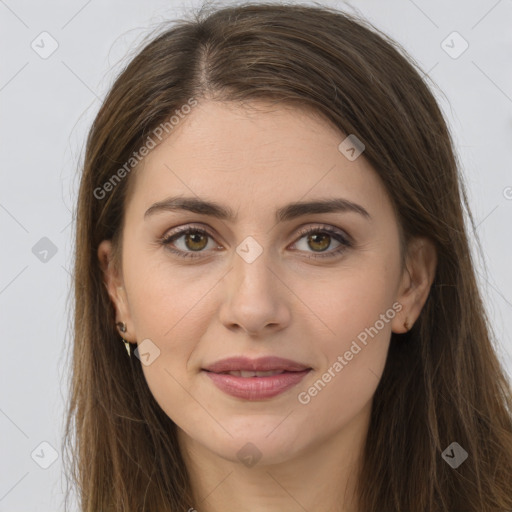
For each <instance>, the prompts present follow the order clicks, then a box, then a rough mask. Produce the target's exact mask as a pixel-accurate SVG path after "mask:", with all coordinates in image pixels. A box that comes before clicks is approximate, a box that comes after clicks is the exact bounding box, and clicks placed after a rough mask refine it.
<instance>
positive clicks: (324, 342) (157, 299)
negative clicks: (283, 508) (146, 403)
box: [99, 102, 424, 463]
mask: <svg viewBox="0 0 512 512" xmlns="http://www.w3.org/2000/svg"><path fill="white" fill-rule="evenodd" d="M256 105H257V104H253V106H256ZM344 139H345V135H342V134H340V133H339V132H338V131H336V130H335V129H334V128H333V127H331V126H330V125H329V124H328V123H326V122H325V121H323V120H321V119H319V118H317V117H314V116H312V115H311V114H308V113H306V112H304V111H299V110H296V109H293V108H285V107H279V108H278V109H275V108H274V109H271V111H265V110H260V109H253V110H251V111H249V110H246V109H242V108H240V107H237V106H235V105H233V104H221V103H214V102H205V103H200V104H198V105H197V106H196V107H195V108H194V109H193V110H192V112H191V113H190V114H188V116H187V117H186V118H185V119H184V120H183V121H181V124H180V125H179V126H177V127H176V128H175V129H174V131H173V132H172V134H171V136H170V137H169V138H167V139H166V140H165V141H164V142H163V143H162V144H160V145H159V146H158V147H157V148H155V149H154V150H153V151H152V152H151V153H150V154H149V155H148V156H147V157H146V158H145V160H144V162H143V165H142V166H141V167H140V168H139V169H138V170H137V174H136V175H134V176H132V177H130V179H133V180H134V181H133V183H131V185H132V186H133V187H132V191H131V195H130V197H129V200H128V202H127V207H126V212H125V215H126V216H125V225H124V230H123V246H122V266H121V268H120V269H114V268H112V266H110V267H108V268H107V267H106V266H104V268H105V269H106V279H107V283H108V288H109V292H110V295H111V297H112V300H113V301H114V304H115V306H116V311H117V317H118V318H117V320H118V321H123V322H125V323H126V325H127V333H126V334H125V335H124V337H125V339H127V340H128V341H131V342H133V343H137V344H138V345H139V351H140V352H139V353H140V354H142V357H141V358H142V363H143V364H142V368H143V371H144V375H145V377H146V379H147V383H148V386H149V388H150V390H151V392H152V394H153V395H154V397H155V399H156V401H157V402H158V404H159V405H160V406H161V408H162V409H163V410H164V411H165V412H166V413H167V415H168V416H169V417H170V418H171V419H172V420H173V421H174V422H175V423H176V424H177V426H178V427H179V432H180V436H181V439H182V441H183V442H187V441H190V442H191V443H192V442H193V443H195V444H196V445H197V446H200V447H202V449H204V450H207V451H208V452H210V453H213V454H217V455H219V456H220V457H222V458H224V459H229V460H233V461H237V460H238V459H239V457H240V453H239V450H240V449H241V448H242V447H244V446H245V445H246V443H248V442H250V443H252V445H254V446H255V447H256V448H257V450H258V453H259V456H261V457H262V459H261V463H265V462H267V463H275V462H279V461H285V460H287V459H291V458H293V457H294V456H297V455H299V454H300V453H301V452H305V451H307V450H308V449H312V448H314V446H315V445H318V443H321V442H325V441H328V440H329V439H331V438H333V437H334V436H336V435H338V434H339V433H340V432H343V431H344V430H346V429H349V427H350V425H351V424H352V423H353V422H354V421H355V420H356V418H359V417H361V414H362V413H363V412H365V411H366V412H367V411H369V407H370V404H371V400H372V397H373V394H374V392H375V390H376V388H377V385H378V383H379V379H380V376H381V374H382V371H383V368H384V364H385V360H386V355H387V351H388V346H389V341H390V335H391V332H392V331H395V332H404V328H403V327H402V325H403V323H404V320H405V318H406V316H407V319H408V322H409V325H411V324H412V323H413V322H414V320H415V317H416V316H417V314H418V313H419V308H420V307H421V302H422V297H421V296H420V297H419V298H418V296H415V295H414V294H412V293H411V292H410V288H411V286H410V281H409V279H410V276H411V275H413V276H414V275H415V274H414V273H413V274H411V273H406V272H403V270H402V267H401V264H400V244H399V228H398V224H397V219H396V217H395V215H394V212H393V208H392V204H391V202H390V199H389V197H388V195H387V193H386V190H385V188H384V186H383V184H382V182H381V181H380V178H379V177H378V175H377V173H376V172H375V171H374V170H373V169H372V167H371V166H370V165H369V163H368V162H367V161H366V160H365V158H364V153H363V154H362V155H361V156H359V157H358V158H356V159H355V160H354V159H353V153H354V152H350V151H349V152H348V153H347V152H345V153H342V151H340V149H338V146H339V145H340V143H341V142H342V141H343V140H344ZM347 154H348V155H349V156H351V158H350V159H349V158H347V156H346V155H347ZM177 196H179V197H180V198H191V199H194V200H196V201H204V202H209V203H215V205H216V206H217V207H219V208H218V210H219V211H222V212H224V213H226V215H225V216H224V217H222V216H220V214H219V215H217V214H215V215H213V214H212V212H214V209H213V208H207V207H203V208H199V209H198V208H196V210H195V211H190V210H188V209H180V208H177V207H176V204H174V205H173V204H171V202H169V199H170V198H172V197H177ZM328 200H330V201H332V200H338V208H334V209H333V208H327V207H324V208H323V210H322V208H318V205H317V207H316V209H315V207H314V206H310V207H309V209H308V208H307V207H305V208H302V209H301V208H299V207H295V208H287V207H288V206H289V205H291V204H294V203H317V202H322V201H328ZM166 201H167V202H166ZM215 211H216V210H215ZM278 212H280V215H279V216H278V217H276V215H277V214H278ZM217 213H218V212H217ZM228 213H230V214H231V216H229V215H227V214H228ZM221 217H222V218H221ZM186 230H190V231H189V232H188V233H187V231H186ZM194 230H195V231H194ZM111 249H112V248H111V245H110V242H109V241H104V242H103V243H102V244H101V246H100V249H99V257H100V259H101V260H102V262H105V261H107V260H108V258H110V257H111ZM418 275H421V272H419V273H418ZM406 276H409V277H408V278H406ZM418 289H422V288H421V286H420V287H419V288H418V287H416V288H415V290H418ZM423 298H424V297H423ZM404 315H405V316H404ZM237 357H244V358H249V360H251V361H254V360H256V359H259V358H265V357H278V358H284V359H287V360H291V361H293V362H295V363H297V364H298V365H300V366H296V367H292V366H288V367H287V366H286V365H280V364H278V363H276V362H275V360H270V362H268V361H267V362H268V365H267V366H264V361H263V363H262V364H263V366H258V365H256V366H254V367H253V366H251V364H250V363H251V361H249V362H248V363H247V361H246V363H245V364H246V366H247V364H248V365H249V366H248V367H246V366H244V368H245V369H248V368H265V369H267V370H268V369H269V370H272V369H273V370H275V371H274V372H273V373H276V372H282V371H283V369H284V370H285V371H284V373H281V374H280V377H275V376H267V377H262V376H259V377H258V376H252V377H249V376H245V375H247V374H239V375H238V376H237V374H234V375H231V376H228V375H220V371H221V370H222V368H221V369H219V368H217V370H218V373H215V372H208V371H205V369H206V368H211V365H213V363H217V362H219V361H221V360H224V359H226V358H237ZM260 362H261V361H260ZM233 364H234V366H231V367H229V368H231V369H233V368H235V369H236V368H240V369H243V368H242V366H243V364H242V363H240V361H238V362H237V361H235V362H234V363H233ZM237 365H238V366H237ZM286 368H287V370H286ZM301 368H303V369H304V371H299V370H300V369H301ZM224 371H226V367H224ZM258 379H261V380H259V381H258ZM270 433H271V435H269V434H270ZM256 448H254V447H252V448H247V447H246V448H245V449H246V450H249V451H250V450H256ZM242 453H243V452H242Z"/></svg>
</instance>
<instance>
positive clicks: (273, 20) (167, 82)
mask: <svg viewBox="0 0 512 512" xmlns="http://www.w3.org/2000/svg"><path fill="white" fill-rule="evenodd" d="M191 98H193V99H195V101H202V100H205V99H213V100H222V101H236V102H239V101H240V102H242V101H250V100H253V99H254V100H256V99H264V100H270V101H275V102H276V103H278V102H280V103H281V104H293V105H295V106H297V107H298V108H308V109H312V110H313V111H315V112H316V113H318V114H319V115H321V116H322V117H323V118H324V119H325V120H326V121H327V122H329V123H332V124H333V125H334V126H335V127H336V128H337V129H339V131H340V134H355V135H356V136H357V137H358V138H359V139H360V140H361V141H363V142H364V144H365V147H366V149H365V152H364V156H365V157H366V158H367V159H368V161H369V162H370V163H371V164H372V165H373V167H374V168H375V170H376V172H378V174H379V176H380V177H381V179H382V181H383V183H384V184H385V186H386V188H387V191H388V193H389V196H390V198H391V200H392V202H393V204H394V206H395V208H396V211H397V215H398V219H399V224H400V227H401V229H402V231H403V234H404V237H405V241H406V242H407V241H408V240H410V239H411V237H413V236H425V237H428V238H429V239H430V240H432V241H433V243H434V244H435V247H436V249H437V255H438V265H437V270H436V275H435V280H434V283H433V286H432V288H431V290H430V294H429V297H428V299H427V302H426V304H425V306H424V308H423V310H422V313H421V315H420V317H419V318H418V320H417V322H416V323H415V325H414V326H413V328H412V330H411V331H410V332H408V333H407V334H406V335H400V336H397V335H395V334H393V335H392V337H391V342H390V348H389V353H388V358H387V362H386V367H385V370H384V374H383V376H382V378H381V381H380V383H379V385H378V388H377V390H376V393H375V397H374V400H373V409H372V414H371V422H370V428H369V433H368V437H367V441H366V446H365V450H364V454H363V455H364V460H363V465H362V470H361V474H360V477H359V486H358V494H357V497H358V501H359V510H360V511H361V512H383V511H386V512H388V511H389V512H391V511H393V512H426V511H431V512H434V511H436V512H441V511H444V512H454V511H474V512H487V511H495V510H507V509H512V392H511V388H510V383H509V382H508V381H507V378H506V375H505V373H504V370H503V368H502V367H501V366H500V362H499V360H498V359H497V356H496V352H495V347H493V344H492V330H491V327H490V325H489V321H488V319H487V317H486V313H485V311H484V307H483V304H482V300H481V296H480V293H479V290H478V288H477V283H476V279H475V271H474V266H473V262H472V259H471V253H470V248H469V244H468V236H467V229H468V227H467V225H466V224H465V220H464V210H466V214H467V219H468V220H469V222H468V223H470V224H471V225H472V226H473V225H474V223H473V219H472V217H471V214H470V212H469V208H468V204H467V199H466V194H465V191H464V185H463V183H462V181H461V178H460V175H459V172H458V167H459V164H458V162H457V157H456V155H455V153H454V149H453V142H452V139H451V135H450V133H449V130H448V128H447V126H446V123H445V120H444V119H443V116H442V114H441V111H440V109H439V107H438V105H437V103H436V101H435V99H434V96H433V94H432V92H431V91H430V89H429V87H428V86H427V84H426V83H425V80H424V78H423V73H422V72H421V70H420V69H419V68H418V66H417V65H416V64H415V63H414V61H413V59H411V57H409V56H408V55H407V53H406V52H405V51H404V50H403V49H402V48H401V47H399V46H398V45H397V44H396V43H395V42H394V41H392V40H390V39H389V38H388V37H387V36H386V35H385V34H383V33H381V32H380V31H379V30H377V29H376V28H375V27H373V26H372V25H370V24H369V23H368V22H366V21H365V20H363V19H360V18H358V17H356V16H354V15H348V14H345V13H342V12H339V11H337V10H334V9H330V8H326V7H317V6H310V5H300V4H291V5H286V4H280V5H276V4H244V5H238V6H231V7H225V8H217V9H213V10H212V9H204V8H203V9H200V10H199V11H198V12H196V13H195V14H194V15H193V16H192V18H191V19H185V20H179V21H178V22H175V23H173V24H172V25H171V26H170V27H169V26H166V27H165V29H164V31H162V32H160V33H158V34H157V35H156V36H155V35H153V36H152V39H151V40H150V41H149V42H148V43H146V44H145V46H144V47H143V48H142V50H141V51H140V52H139V53H138V54H137V55H136V56H135V57H134V58H133V60H132V61H131V62H130V63H129V65H128V66H127V67H126V68H125V69H124V71H123V72H122V73H121V74H120V76H119V77H118V78H117V80H116V81H115V83H114V85H113V87H112V88H111V90H110V92H109V94H108V95H107V97H106V99H105V101H104V103H103V105H102V107H101V109H100V111H99V113H98V115H97V117H96V119H95V120H94V123H93V126H92V128H91V130H90V133H89V136H88V139H87V146H86V153H85V159H84V164H83V172H82V177H81V184H80V191H79V199H78V208H77V226H76V255H75V268H74V346H73V352H72V358H73V363H72V380H71V386H70V387H71V389H70V398H69V410H68V416H67V419H66V435H65V443H64V449H65V451H67V450H69V453H70V460H67V461H66V463H67V464H68V465H69V468H70V475H71V476H72V479H73V483H74V484H76V486H77V489H78V492H79V494H78V496H79V499H80V502H81V510H82V511H84V512H99V511H101V512H107V511H108V512H113V511H121V510H123V511H149V510H151V511H159V512H163V511H180V512H181V511H185V510H188V509H189V508H191V507H193V506H194V503H193V502H192V493H191V488H190V482H189V477H188V474H187V471H186V467H185V465H184V462H183V459H182V456H181V453H180V450H179V447H178V444H177V438H176V428H177V427H176V425H175V424H174V423H173V421H172V420H171V419H170V418H169V417H168V416H167V415H166V414H165V413H164V412H163V411H162V410H161V408H160V407H159V405H158V404H157V402H156V401H155V399H154V398H153V396H152V394H151V392H150V390H149V388H148V386H147V383H146V381H145V378H144V375H143V372H142V369H141V364H140V361H139V359H137V358H136V357H133V356H132V357H131V358H128V357H127V354H126V351H125V347H124V346H123V344H122V343H121V341H120V338H119V335H118V333H117V331H116V329H115V316H114V309H113V306H112V304H111V302H110V299H109V296H108V294H107V290H106V288H105V286H104V283H103V278H102V273H101V270H100V265H99V261H98V257H97V249H98V245H99V243H100V242H101V241H102V240H104V239H112V240H114V242H115V246H116V247H117V248H118V249H119V247H120V242H121V238H120V234H121V231H122V227H123V212H124V207H125V200H126V198H127V186H128V184H129V183H130V181H131V174H130V171H131V168H130V167H129V166H128V167H126V163H127V162H129V161H130V159H131V158H133V155H134V153H136V152H138V150H139V148H141V147H142V146H143V145H144V144H146V143H147V140H148V137H149V136H151V134H154V133H155V129H157V128H158V127H159V126H161V125H162V123H164V124H165V123H166V122H167V123H169V121H168V120H169V116H172V115H173V113H174V112H177V111H181V110H180V109H182V107H183V105H186V104H187V103H190V100H191ZM171 136H172V133H171ZM340 140H341V139H340ZM132 163H133V162H132ZM130 165H132V164H130ZM123 166H124V167H123ZM121 168H124V169H125V171H126V172H125V173H122V172H121V173H119V169H121ZM121 174H122V176H121ZM114 175H117V177H118V178H121V179H117V178H116V179H113V177H114ZM107 182H108V183H110V186H105V184H106V183H107ZM452 442H457V443H458V444H459V445H460V446H461V447H463V448H464V450H465V451H466V452H467V453H468V458H467V459H466V460H465V461H464V463H463V464H461V465H460V466H459V467H458V468H456V469H455V468H452V467H451V466H450V465H449V464H448V463H447V462H446V461H445V460H444V459H443V457H442V452H443V451H444V450H445V449H446V448H447V447H448V446H449V445H450V444H451V443H452Z"/></svg>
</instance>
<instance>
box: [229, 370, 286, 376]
mask: <svg viewBox="0 0 512 512" xmlns="http://www.w3.org/2000/svg"><path fill="white" fill-rule="evenodd" d="M226 373H227V375H233V376H234V377H270V376H271V375H279V374H280V373H284V370H270V371H268V372H251V371H245V370H235V371H232V372H226Z"/></svg>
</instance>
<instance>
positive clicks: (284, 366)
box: [203, 356, 309, 373]
mask: <svg viewBox="0 0 512 512" xmlns="http://www.w3.org/2000/svg"><path fill="white" fill-rule="evenodd" d="M308 369H309V367H308V366H306V365H304V364H301V363H297V362H296V361H292V360H291V359H283V358H282V357H275V356H267V357H259V358H257V359H250V358H249V357H229V358H227V359H221V360H220V361H217V362H216V363H213V364H211V365H208V366H205V367H204V368H203V370H208V371H209V372H214V373H222V372H231V371H235V370H245V371H253V372H268V371H271V370H278V371H281V370H284V371H289V372H299V371H302V370H308Z"/></svg>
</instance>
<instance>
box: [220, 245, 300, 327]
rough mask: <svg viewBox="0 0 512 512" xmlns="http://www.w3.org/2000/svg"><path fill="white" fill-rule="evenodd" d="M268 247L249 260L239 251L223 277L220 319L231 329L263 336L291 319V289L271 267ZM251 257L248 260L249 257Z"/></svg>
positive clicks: (284, 325) (286, 324) (285, 325)
mask: <svg viewBox="0 0 512 512" xmlns="http://www.w3.org/2000/svg"><path fill="white" fill-rule="evenodd" d="M268 253H269V251H267V250H263V252H262V253H261V254H260V255H259V256H258V257H257V258H256V259H255V260H254V261H252V262H250V263H249V262H248V261H246V260H244V258H242V257H240V256H239V254H235V255H234V257H233V267H232V269H231V271H230V272H228V274H227V275H226V276H225V277H224V283H225V284H224V286H225V287H224V289H223V290H222V293H223V300H222V305H221V308H220V312H219V317H220V321H221V322H222V324H223V325H224V326H225V327H226V328H227V329H230V330H243V331H244V332H245V333H247V334H249V335H251V336H262V335H266V334H268V333H270V332H277V331H279V330H281V329H284V328H285V327H287V326H288V325H289V323H290V320H291V311H290V299H291V292H290V290H289V288H288V287H287V286H285V284H283V282H282V279H281V278H280V277H279V276H278V273H277V270H275V269H274V268H272V266H274V267H275V264H274V265H272V262H271V261H270V258H269V256H268ZM249 261H250V260H249Z"/></svg>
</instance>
